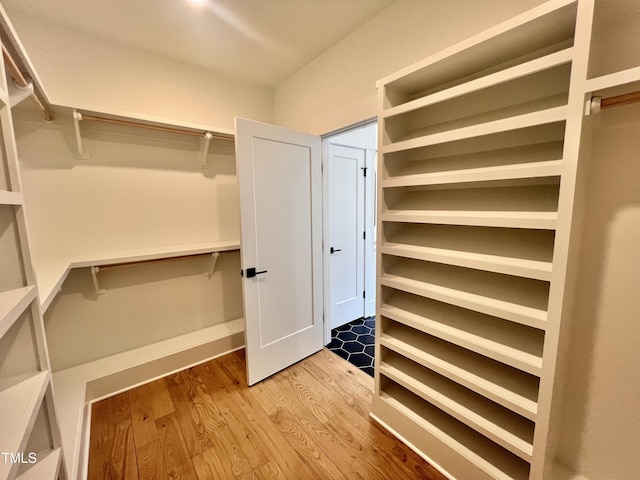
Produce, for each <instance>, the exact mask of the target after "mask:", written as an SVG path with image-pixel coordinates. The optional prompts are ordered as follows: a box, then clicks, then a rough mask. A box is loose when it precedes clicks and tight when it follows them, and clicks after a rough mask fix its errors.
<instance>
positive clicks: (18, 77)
mask: <svg viewBox="0 0 640 480" xmlns="http://www.w3.org/2000/svg"><path fill="white" fill-rule="evenodd" d="M2 56H3V57H4V60H5V64H6V65H7V67H9V70H10V71H11V76H12V77H13V81H14V82H15V83H16V85H17V86H18V87H19V88H27V87H28V86H29V82H27V79H26V78H24V75H22V72H21V71H20V68H19V67H18V65H17V64H16V62H15V61H14V60H13V57H12V56H11V54H10V53H9V51H8V50H7V47H5V46H4V45H2ZM31 98H33V101H34V102H35V103H36V105H38V108H39V109H40V110H42V114H43V115H44V119H45V120H46V121H47V122H50V121H52V120H53V114H52V113H51V111H49V109H48V108H47V107H45V106H44V104H43V103H42V102H41V101H40V99H39V98H38V97H37V96H36V94H35V93H32V94H31Z"/></svg>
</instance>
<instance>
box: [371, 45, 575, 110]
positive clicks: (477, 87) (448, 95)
mask: <svg viewBox="0 0 640 480" xmlns="http://www.w3.org/2000/svg"><path fill="white" fill-rule="evenodd" d="M572 58H573V49H572V48H567V49H564V50H560V51H559V52H554V53H551V54H549V55H545V56H543V57H541V58H535V59H533V60H530V61H527V62H524V63H519V64H516V65H514V66H512V67H510V68H505V69H504V70H500V71H497V72H495V73H490V74H488V75H486V76H484V77H480V78H476V79H472V80H470V81H468V82H466V83H462V84H457V82H456V84H455V85H454V86H452V87H450V88H447V89H444V90H438V91H437V92H436V93H433V94H431V95H424V94H423V92H420V93H418V94H416V95H412V97H413V98H414V100H411V101H407V102H406V103H403V104H401V105H398V106H396V107H391V108H388V109H385V110H384V111H383V113H382V116H383V117H391V116H394V115H398V114H402V113H406V112H409V111H412V110H416V109H418V108H423V107H427V106H429V105H435V104H437V103H440V102H445V101H447V100H451V99H453V98H458V97H461V96H464V95H468V94H470V93H473V92H477V91H481V90H483V89H487V88H490V87H494V86H496V85H501V84H505V83H508V82H512V81H514V80H517V79H520V78H522V77H526V76H528V75H533V74H536V73H539V72H542V71H545V70H548V69H551V68H554V67H557V66H559V65H563V64H568V63H570V62H571V60H572ZM494 68H495V67H494ZM390 88H393V87H390ZM404 98H406V99H409V98H410V97H409V96H404Z"/></svg>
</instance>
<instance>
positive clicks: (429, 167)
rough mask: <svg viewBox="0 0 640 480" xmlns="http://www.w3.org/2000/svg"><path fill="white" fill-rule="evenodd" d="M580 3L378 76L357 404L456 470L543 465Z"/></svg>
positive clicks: (585, 22) (537, 474)
mask: <svg viewBox="0 0 640 480" xmlns="http://www.w3.org/2000/svg"><path fill="white" fill-rule="evenodd" d="M592 11H593V4H592V2H590V1H589V0H585V1H581V0H580V1H572V0H552V1H550V2H547V3H544V4H542V5H540V6H539V7H537V8H535V9H533V10H530V11H529V12H526V13H524V14H522V15H520V16H518V17H516V18H514V19H512V20H509V21H507V22H505V23H503V24H500V25H498V26H496V27H494V28H492V29H490V30H488V31H486V32H483V33H481V34H478V35H476V36H475V37H472V38H471V39H469V40H467V41H464V42H462V43H460V44H458V45H455V46H453V47H451V48H449V49H446V50H444V51H443V52H441V53H439V54H436V55H433V56H431V57H429V58H427V59H425V60H424V61H422V62H418V63H417V64H415V65H412V66H410V67H407V68H405V69H403V70H401V71H399V72H398V73H396V74H393V75H390V76H388V77H386V78H384V79H382V80H380V81H379V83H378V88H379V98H380V100H379V129H380V130H379V153H380V157H379V175H380V177H379V178H380V181H379V190H378V199H379V200H378V201H379V203H378V209H379V221H378V232H379V237H378V245H379V248H378V252H379V257H378V265H379V266H380V268H379V272H378V288H379V290H378V299H379V300H378V301H379V304H378V333H377V342H376V343H377V345H376V390H375V395H374V401H373V413H372V415H373V416H374V418H376V419H377V420H379V421H380V422H381V423H383V424H384V425H386V426H387V427H388V428H390V429H391V430H392V431H393V432H395V433H396V435H398V436H399V437H401V438H403V439H404V440H405V441H407V442H408V443H409V444H410V445H412V446H413V447H414V448H415V449H416V450H417V451H419V452H420V453H421V454H422V455H423V456H425V457H426V458H428V459H429V460H430V461H431V462H433V463H434V464H435V465H438V466H439V468H441V469H442V470H444V471H446V472H447V473H448V474H450V475H452V476H453V477H454V478H459V479H467V478H473V479H474V480H480V479H487V480H489V479H501V480H525V479H537V480H540V479H542V478H543V471H544V470H545V468H548V462H549V459H550V457H551V455H548V448H549V441H548V436H549V435H548V431H549V422H550V408H551V406H550V405H551V396H552V392H553V388H554V386H553V384H554V375H555V370H556V352H557V349H558V338H559V324H560V318H561V317H562V315H563V308H565V307H564V301H565V297H566V296H567V295H568V294H569V293H570V292H566V291H565V279H566V272H567V265H568V259H569V253H570V248H569V247H570V241H569V240H570V234H571V229H572V222H573V210H574V194H575V184H576V172H577V167H578V161H577V160H578V147H579V141H580V133H581V125H582V115H583V109H584V93H585V83H586V72H587V65H588V49H589V39H590V30H591V20H592ZM634 71H635V70H634ZM590 82H591V83H592V84H594V85H595V80H590ZM549 478H550V477H549Z"/></svg>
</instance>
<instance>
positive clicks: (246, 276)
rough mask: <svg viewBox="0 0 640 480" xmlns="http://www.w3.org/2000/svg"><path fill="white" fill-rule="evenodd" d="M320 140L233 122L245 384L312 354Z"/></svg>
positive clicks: (318, 331)
mask: <svg viewBox="0 0 640 480" xmlns="http://www.w3.org/2000/svg"><path fill="white" fill-rule="evenodd" d="M320 149H321V147H320V138H319V137H316V136H313V135H308V134H303V133H299V132H294V131H291V130H288V129H285V128H281V127H276V126H273V125H267V124H264V123H259V122H254V121H250V120H245V119H240V118H237V119H236V159H237V165H238V182H239V187H240V216H241V228H242V234H241V241H242V270H243V283H244V285H243V286H244V288H243V292H244V307H245V338H246V355H247V382H248V384H249V385H253V384H254V383H256V382H259V381H260V380H262V379H264V378H266V377H268V376H270V375H273V374H274V373H276V372H278V371H280V370H282V369H284V368H286V367H288V366H289V365H292V364H293V363H295V362H297V361H299V360H301V359H303V358H305V357H307V356H309V355H311V354H313V353H315V352H317V351H319V350H320V349H321V348H322V346H323V323H322V322H323V319H322V302H323V297H322V295H323V292H322V275H323V274H322V170H321V152H320Z"/></svg>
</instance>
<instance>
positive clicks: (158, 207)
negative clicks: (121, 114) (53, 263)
mask: <svg viewBox="0 0 640 480" xmlns="http://www.w3.org/2000/svg"><path fill="white" fill-rule="evenodd" d="M14 112H15V118H16V122H15V123H16V137H17V143H18V151H19V153H20V161H21V171H22V179H23V187H24V194H25V204H26V206H25V208H26V209H27V216H28V220H29V230H30V236H31V245H32V252H33V255H34V257H35V258H46V257H60V256H74V255H80V254H92V253H104V252H109V251H119V250H131V249H139V248H151V247H161V246H171V245H183V244H194V243H205V242H212V241H216V240H237V239H239V238H240V226H239V220H240V213H239V193H238V182H237V176H236V168H235V152H234V147H233V143H229V142H220V141H214V142H212V145H211V149H210V152H211V153H210V155H209V157H208V164H207V165H208V166H207V168H206V169H205V170H204V171H203V170H200V169H199V168H198V167H199V164H200V155H199V139H198V138H196V137H190V136H184V135H179V134H167V133H157V132H150V131H148V130H140V129H135V128H132V127H120V126H116V127H114V126H110V125H104V124H98V123H86V124H83V130H84V134H83V136H84V138H85V146H86V149H87V150H88V152H89V153H90V158H88V159H79V158H78V156H77V154H76V152H75V148H76V147H75V136H74V131H73V126H72V124H71V122H70V119H68V118H67V119H66V120H65V119H62V118H60V117H59V118H58V120H56V122H54V123H52V124H46V123H44V122H43V121H42V120H41V118H40V116H39V114H38V112H37V111H35V110H25V109H21V108H18V109H16V110H14ZM208 266H209V260H208V259H207V258H206V257H204V256H203V257H197V258H193V259H184V260H175V261H168V262H162V263H157V264H151V265H140V266H131V267H126V268H119V269H114V270H107V271H105V272H104V273H101V274H100V281H101V282H102V283H103V284H104V286H105V288H106V290H107V293H106V294H104V295H96V294H95V292H94V291H93V287H92V281H91V276H90V273H89V270H88V269H78V270H74V271H72V272H71V274H70V275H69V277H68V279H67V281H66V282H65V283H64V286H63V288H62V291H61V293H60V294H58V296H57V298H56V300H54V302H53V303H52V305H51V306H50V307H49V310H48V311H47V313H46V317H45V325H46V331H47V336H48V341H49V350H50V354H51V362H52V366H53V368H54V370H59V369H62V368H67V367H70V366H73V365H77V364H80V363H83V362H88V361H91V360H96V359H98V358H101V357H104V356H108V355H112V354H115V353H119V352H122V351H126V350H129V349H132V348H135V347H139V346H143V345H147V344H149V343H153V342H157V341H159V340H163V339H166V338H170V337H173V336H175V335H180V334H183V333H188V332H191V331H194V330H198V329H201V328H204V327H208V326H212V325H216V324H218V323H221V322H224V321H227V320H231V319H234V318H239V317H241V316H242V289H241V283H240V275H239V271H240V256H239V253H238V252H237V251H236V252H230V253H222V254H221V257H220V258H219V260H218V263H217V265H216V273H215V274H214V276H213V277H212V278H211V279H209V278H207V277H205V276H204V272H205V271H206V270H207V269H208Z"/></svg>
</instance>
